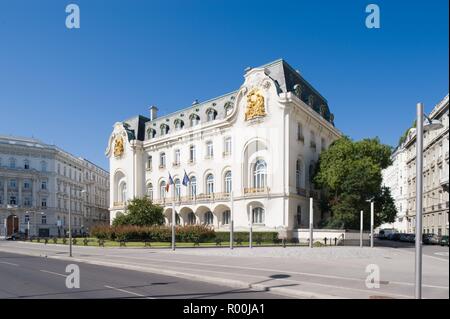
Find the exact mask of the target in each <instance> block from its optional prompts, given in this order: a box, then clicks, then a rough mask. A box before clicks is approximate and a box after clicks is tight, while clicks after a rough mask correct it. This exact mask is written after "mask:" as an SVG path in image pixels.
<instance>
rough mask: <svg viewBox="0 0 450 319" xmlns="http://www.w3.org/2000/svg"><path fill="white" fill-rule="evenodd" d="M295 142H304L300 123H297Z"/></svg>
mask: <svg viewBox="0 0 450 319" xmlns="http://www.w3.org/2000/svg"><path fill="white" fill-rule="evenodd" d="M297 140H299V141H302V142H304V141H305V138H304V136H303V127H302V123H300V122H299V123H297Z"/></svg>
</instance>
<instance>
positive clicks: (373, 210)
mask: <svg viewBox="0 0 450 319" xmlns="http://www.w3.org/2000/svg"><path fill="white" fill-rule="evenodd" d="M374 220H375V204H374V202H373V201H371V202H370V248H373V225H374Z"/></svg>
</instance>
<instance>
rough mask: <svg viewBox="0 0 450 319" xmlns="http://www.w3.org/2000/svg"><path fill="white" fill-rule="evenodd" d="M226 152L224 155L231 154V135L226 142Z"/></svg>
mask: <svg viewBox="0 0 450 319" xmlns="http://www.w3.org/2000/svg"><path fill="white" fill-rule="evenodd" d="M224 144H225V145H224V152H223V155H224V156H227V155H230V154H231V137H227V138H226V139H225V143H224Z"/></svg>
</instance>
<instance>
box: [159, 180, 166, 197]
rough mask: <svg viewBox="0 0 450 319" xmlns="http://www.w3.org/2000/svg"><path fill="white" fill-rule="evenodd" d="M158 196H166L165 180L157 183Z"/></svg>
mask: <svg viewBox="0 0 450 319" xmlns="http://www.w3.org/2000/svg"><path fill="white" fill-rule="evenodd" d="M159 198H160V199H164V198H166V182H165V181H162V182H161V184H159Z"/></svg>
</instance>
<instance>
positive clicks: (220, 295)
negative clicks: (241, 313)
mask: <svg viewBox="0 0 450 319" xmlns="http://www.w3.org/2000/svg"><path fill="white" fill-rule="evenodd" d="M68 264H69V262H67V261H62V260H55V259H49V258H43V257H32V256H25V255H18V254H11V253H4V252H0V283H1V285H0V299H5V298H13V299H17V298H32V299H35V298H38V299H39V298H45V299H47V298H49V299H54V298H55V299H58V298H64V299H94V298H102V299H108V298H126V299H133V298H146V299H155V298H156V299H191V298H192V299H211V298H213V299H242V298H248V299H254V298H260V299H275V298H285V297H282V296H278V295H275V294H272V293H268V292H258V291H254V290H250V289H233V288H230V287H223V286H219V285H214V284H208V283H204V282H196V281H191V280H185V279H180V278H175V277H169V276H164V275H158V274H153V273H144V272H139V271H131V270H123V269H118V268H112V267H103V266H96V265H90V264H84V263H78V264H77V265H78V266H79V269H80V288H79V289H77V288H72V289H69V288H67V287H66V277H67V275H68V273H66V272H65V270H66V266H67V265H68Z"/></svg>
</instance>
